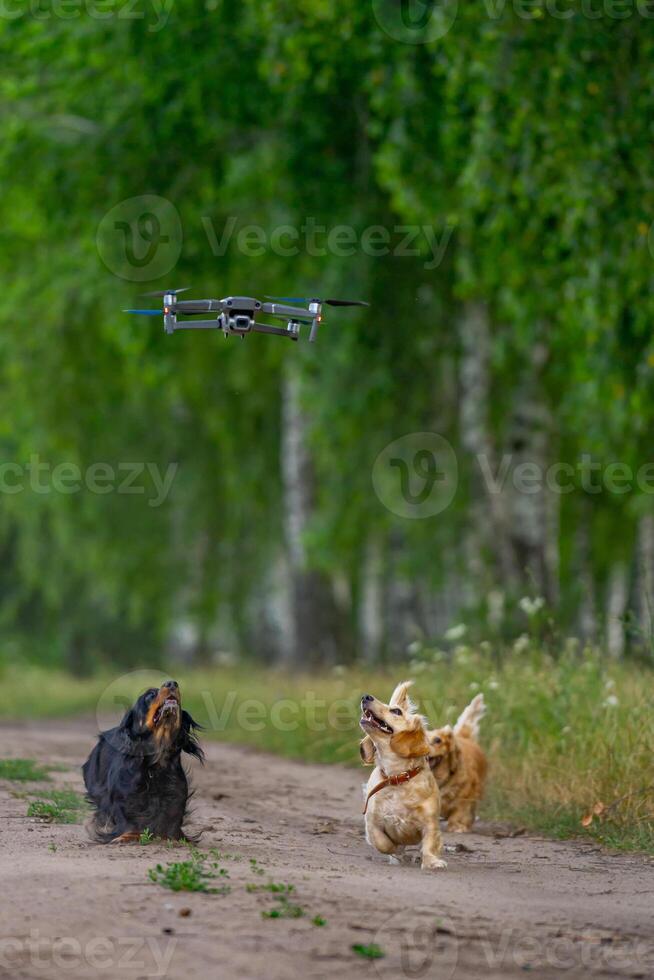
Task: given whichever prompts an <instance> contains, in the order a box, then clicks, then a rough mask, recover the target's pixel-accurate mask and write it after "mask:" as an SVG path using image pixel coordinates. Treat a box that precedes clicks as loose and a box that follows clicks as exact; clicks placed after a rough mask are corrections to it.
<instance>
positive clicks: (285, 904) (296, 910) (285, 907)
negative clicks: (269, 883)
mask: <svg viewBox="0 0 654 980" xmlns="http://www.w3.org/2000/svg"><path fill="white" fill-rule="evenodd" d="M274 898H275V901H276V902H277V905H275V906H273V908H271V909H264V910H263V912H262V913H261V915H262V918H264V919H301V918H302V917H303V916H304V909H303V908H302V906H301V905H294V904H293V903H292V902H289V900H288V898H287V896H286V895H275V896H274Z"/></svg>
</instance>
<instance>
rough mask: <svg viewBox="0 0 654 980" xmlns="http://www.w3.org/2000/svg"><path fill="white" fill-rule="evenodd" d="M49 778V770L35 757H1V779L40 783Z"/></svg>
mask: <svg viewBox="0 0 654 980" xmlns="http://www.w3.org/2000/svg"><path fill="white" fill-rule="evenodd" d="M49 778H50V777H49V776H48V770H47V769H46V768H45V767H44V766H40V765H39V764H38V763H37V762H36V760H35V759H0V779H13V780H14V781H16V782H21V783H38V782H43V781H44V780H47V779H49Z"/></svg>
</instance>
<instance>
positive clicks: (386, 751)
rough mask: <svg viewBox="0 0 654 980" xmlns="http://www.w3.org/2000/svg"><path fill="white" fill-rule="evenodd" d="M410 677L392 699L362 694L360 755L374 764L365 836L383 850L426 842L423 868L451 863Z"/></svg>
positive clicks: (437, 792)
mask: <svg viewBox="0 0 654 980" xmlns="http://www.w3.org/2000/svg"><path fill="white" fill-rule="evenodd" d="M411 683H412V682H411V681H403V682H402V683H401V684H398V685H397V687H396V688H395V690H394V691H393V695H392V697H391V700H390V703H389V704H384V702H383V701H378V700H377V698H374V697H373V696H372V694H365V695H364V696H363V697H362V698H361V713H362V717H361V722H360V724H361V728H362V729H363V730H364V732H365V733H366V737H365V738H364V739H363V741H362V742H361V758H362V760H363V762H364V763H365V764H367V765H375V768H374V770H373V773H372V775H371V776H370V779H369V780H368V785H367V787H366V790H365V794H366V805H365V807H364V811H363V812H364V814H365V819H366V840H367V841H368V843H369V844H371V845H372V846H373V847H376V848H377V850H378V851H381V853H382V854H388V855H389V857H390V860H391V861H393V862H394V861H396V858H395V857H394V855H395V854H396V853H397V852H398V849H399V850H400V853H401V849H402V848H403V847H404V846H405V845H406V844H420V843H421V844H422V868H423V870H429V871H432V870H434V871H435V870H438V869H440V868H445V867H447V864H446V862H445V861H443V860H442V859H441V852H442V848H443V844H442V840H441V834H440V829H439V818H440V792H439V789H438V784H437V782H436V780H435V778H434V775H433V773H432V771H431V768H430V766H429V761H428V758H427V757H428V755H429V751H430V746H429V744H428V742H427V739H426V737H425V728H424V720H423V718H422V717H421V716H420V715H418V714H416V711H415V706H414V705H413V704H412V702H411V701H410V700H409V695H408V689H409V687H410V685H411Z"/></svg>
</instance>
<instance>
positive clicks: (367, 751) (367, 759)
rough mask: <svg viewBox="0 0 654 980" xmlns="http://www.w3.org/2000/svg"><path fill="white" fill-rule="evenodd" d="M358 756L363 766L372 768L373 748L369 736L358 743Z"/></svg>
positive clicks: (373, 759)
mask: <svg viewBox="0 0 654 980" xmlns="http://www.w3.org/2000/svg"><path fill="white" fill-rule="evenodd" d="M359 754H360V756H361V761H362V762H363V764H364V766H374V764H375V746H374V744H373V741H372V739H371V738H370V735H366V737H365V738H362V739H361V741H360V743H359Z"/></svg>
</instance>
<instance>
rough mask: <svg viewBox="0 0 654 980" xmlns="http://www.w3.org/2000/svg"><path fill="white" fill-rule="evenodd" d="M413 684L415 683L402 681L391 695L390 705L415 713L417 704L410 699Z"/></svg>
mask: <svg viewBox="0 0 654 980" xmlns="http://www.w3.org/2000/svg"><path fill="white" fill-rule="evenodd" d="M412 684H413V681H400V683H399V684H398V685H397V687H396V688H395V690H394V691H393V693H392V694H391V700H390V701H389V702H388V703H389V704H390V705H392V706H393V707H394V708H402V710H403V711H414V710H415V704H414V703H413V701H412V700H411V699H410V697H409V688H410V687H411V685H412Z"/></svg>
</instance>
